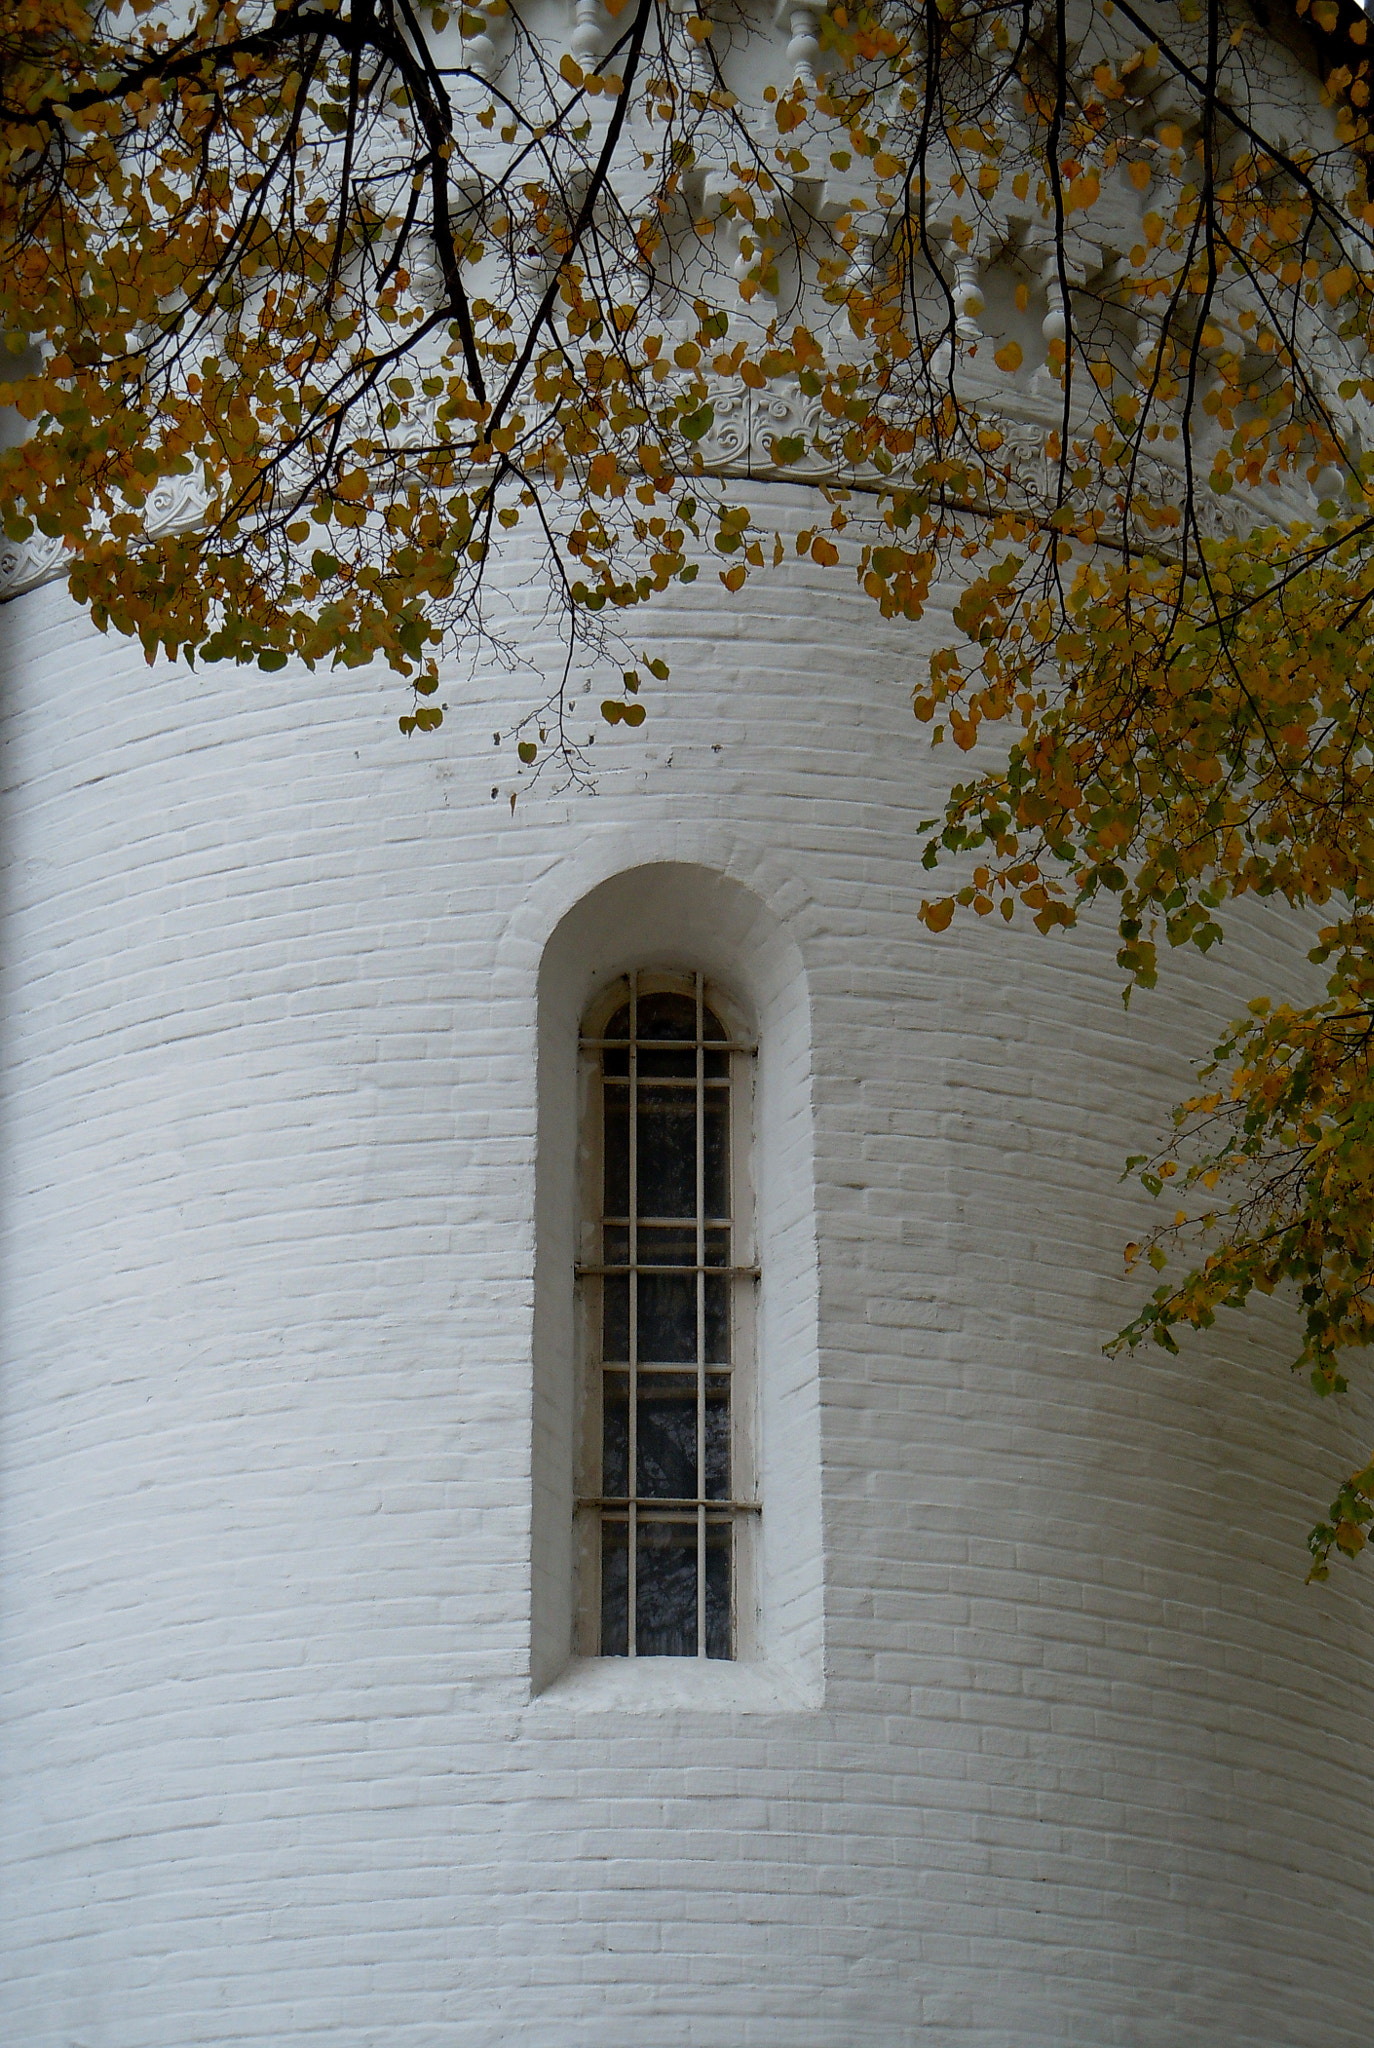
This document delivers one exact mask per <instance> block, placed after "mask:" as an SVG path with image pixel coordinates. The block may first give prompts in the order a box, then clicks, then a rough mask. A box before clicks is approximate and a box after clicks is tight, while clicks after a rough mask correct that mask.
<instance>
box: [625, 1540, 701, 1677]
mask: <svg viewBox="0 0 1374 2048" xmlns="http://www.w3.org/2000/svg"><path fill="white" fill-rule="evenodd" d="M636 1573H637V1583H636V1588H635V1590H636V1596H637V1597H636V1600H635V1649H636V1651H637V1653H638V1654H639V1655H640V1656H641V1657H695V1655H696V1653H697V1525H696V1522H695V1520H693V1521H690V1522H649V1521H645V1519H644V1518H643V1516H641V1517H640V1521H639V1556H638V1561H637V1564H636Z"/></svg>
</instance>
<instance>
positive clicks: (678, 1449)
mask: <svg viewBox="0 0 1374 2048" xmlns="http://www.w3.org/2000/svg"><path fill="white" fill-rule="evenodd" d="M621 986H622V988H623V989H628V988H629V987H630V986H631V984H630V983H629V982H628V981H627V982H624V983H622V984H621ZM632 1017H633V1020H634V1025H635V1040H634V1044H633V1046H632V1045H631V1038H630V1031H631V1020H632ZM698 1029H700V1033H701V1040H702V1045H701V1048H700V1067H701V1074H700V1077H699V1076H698V1057H699V1048H698V1042H697V1033H698ZM601 1036H602V1037H603V1038H604V1039H606V1040H615V1041H617V1043H615V1044H608V1045H605V1046H604V1047H603V1050H602V1062H601V1074H602V1112H603V1123H602V1156H603V1161H604V1166H603V1172H602V1176H601V1181H602V1185H601V1188H600V1191H599V1192H600V1196H601V1214H600V1223H601V1230H600V1262H601V1264H602V1265H603V1266H605V1267H616V1266H624V1267H626V1268H629V1267H630V1260H631V1241H632V1239H633V1243H634V1265H633V1269H632V1270H627V1271H626V1272H624V1273H621V1274H617V1273H607V1274H605V1275H604V1276H603V1278H602V1281H601V1289H602V1305H601V1312H600V1315H601V1340H602V1341H601V1360H602V1362H603V1365H602V1367H601V1368H598V1372H599V1380H600V1384H599V1387H597V1388H596V1389H595V1390H594V1395H595V1396H596V1397H599V1399H600V1404H601V1406H600V1417H601V1420H600V1437H601V1443H600V1450H601V1473H600V1485H599V1488H598V1491H599V1493H600V1495H601V1497H602V1498H603V1499H607V1500H623V1499H626V1498H627V1497H632V1498H633V1499H634V1500H636V1501H638V1502H640V1503H642V1505H641V1507H640V1508H639V1510H638V1512H637V1513H631V1514H629V1515H626V1514H625V1512H624V1510H617V1509H609V1510H605V1509H603V1510H602V1511H601V1513H600V1525H601V1526H600V1543H601V1558H602V1569H601V1617H600V1620H601V1648H602V1654H603V1655H605V1656H620V1657H624V1656H627V1655H628V1654H629V1651H630V1648H631V1645H632V1644H633V1646H634V1649H635V1651H636V1654H638V1655H640V1656H646V1657H655V1656H657V1657H694V1656H696V1655H697V1654H698V1647H699V1641H700V1642H701V1643H702V1644H704V1647H705V1651H706V1654H707V1655H708V1656H711V1657H718V1658H729V1657H731V1656H732V1655H733V1654H734V1642H733V1628H734V1622H733V1611H732V1602H733V1559H734V1552H733V1544H734V1527H733V1520H732V1517H731V1514H730V1512H729V1510H728V1508H726V1507H725V1505H724V1504H725V1503H727V1502H728V1501H730V1499H731V1498H732V1496H733V1493H734V1491H735V1476H734V1474H733V1473H732V1470H731V1459H732V1436H731V1398H732V1395H731V1378H730V1375H729V1373H728V1371H722V1370H720V1368H721V1367H728V1366H729V1365H730V1364H731V1339H732V1310H733V1291H732V1290H733V1282H732V1281H731V1279H730V1277H729V1276H728V1274H727V1273H726V1272H724V1271H722V1270H721V1269H722V1268H725V1267H728V1266H729V1265H730V1262H731V1258H732V1255H733V1245H732V1223H731V1213H732V1173H733V1171H734V1168H733V1163H732V1160H731V1157H730V1150H731V1147H730V1133H731V1119H730V1080H731V1069H730V1055H729V1054H728V1053H725V1052H723V1051H721V1050H718V1049H716V1048H718V1047H719V1046H720V1045H721V1044H722V1043H723V1042H724V1041H725V1039H726V1036H727V1034H726V1031H725V1029H724V1027H723V1025H722V1024H721V1022H720V1020H719V1018H718V1017H716V1016H715V1015H713V1013H712V1012H711V1011H710V1010H708V1009H706V1008H705V1006H704V1005H702V1006H701V1007H700V1009H699V1008H698V1003H697V999H696V997H695V996H694V995H693V994H691V993H688V992H687V990H686V989H685V988H679V989H677V990H658V991H655V992H653V993H648V994H644V993H641V994H640V995H639V996H638V997H637V1000H636V1001H635V1002H634V1003H633V1004H632V1003H631V1002H628V1001H627V1002H623V1003H620V1004H619V1006H618V1008H617V1009H616V1012H615V1015H614V1016H613V1017H612V1019H611V1021H610V1023H609V1024H608V1025H606V1026H605V1027H604V1029H603V1031H602V1033H601ZM708 1045H709V1047H710V1048H711V1049H709V1050H708V1049H707V1047H708ZM632 1069H633V1071H634V1072H635V1074H636V1075H637V1080H636V1082H635V1084H634V1085H635V1090H636V1093H635V1098H634V1115H633V1118H632V1117H631V1096H630V1085H631V1083H630V1076H631V1071H632ZM699 1079H700V1083H701V1085H699ZM632 1122H633V1125H634V1138H633V1143H632V1140H631V1124H632ZM698 1129H700V1133H701V1140H702V1143H701V1154H700V1158H699V1157H698V1144H697V1138H698ZM698 1170H700V1174H701V1190H700V1194H701V1200H700V1202H698V1185H697V1175H698ZM632 1179H633V1181H634V1183H635V1187H634V1203H633V1208H634V1214H633V1217H632V1215H631V1181H632ZM655 1219H657V1220H655ZM711 1219H714V1220H711ZM698 1259H702V1260H704V1262H705V1265H706V1267H707V1268H708V1271H707V1272H706V1274H705V1275H704V1276H702V1277H701V1278H700V1279H699V1278H698V1275H697V1272H696V1267H697V1261H698ZM673 1269H677V1270H673ZM710 1269H714V1270H710ZM699 1308H704V1325H702V1324H701V1323H700V1318H699ZM632 1326H633V1329H634V1343H633V1346H632V1344H631V1328H632ZM632 1349H633V1353H634V1359H635V1361H636V1363H637V1366H638V1377H637V1379H635V1381H634V1386H635V1392H634V1400H633V1409H632V1404H631V1391H630V1390H631V1380H632V1375H631V1372H630V1370H629V1366H630V1361H631V1350H632ZM699 1360H702V1361H704V1362H705V1363H706V1364H707V1365H708V1366H710V1367H711V1368H713V1369H712V1370H710V1371H709V1372H708V1373H707V1375H706V1379H705V1386H704V1388H703V1387H702V1385H701V1382H700V1381H699V1379H698V1376H697V1371H696V1370H695V1368H697V1366H698V1361H699ZM685 1368H690V1369H685ZM703 1395H704V1400H703V1398H702V1397H703ZM632 1439H633V1444H634V1454H633V1457H632V1456H631V1440H632ZM698 1498H704V1499H706V1500H710V1501H714V1502H719V1503H721V1506H720V1507H718V1508H716V1509H715V1510H714V1511H713V1513H712V1516H711V1519H710V1521H709V1522H708V1523H706V1524H705V1525H704V1528H703V1527H702V1526H701V1525H700V1524H699V1523H698V1521H697V1519H696V1517H695V1516H694V1515H693V1514H691V1512H690V1511H687V1512H685V1513H684V1512H682V1511H677V1512H674V1511H673V1510H665V1509H662V1508H660V1509H659V1510H658V1511H657V1512H655V1511H654V1509H653V1503H654V1502H664V1503H666V1502H668V1501H673V1500H696V1499H698ZM702 1535H704V1538H705V1553H704V1554H705V1581H704V1583H699V1569H700V1563H701V1556H702V1553H701V1552H700V1551H699V1548H698V1544H699V1540H700V1538H701V1536H702ZM632 1581H633V1584H634V1588H635V1591H634V1597H633V1602H632V1601H631V1596H630V1586H631V1582H632ZM631 1609H633V1611H631ZM699 1626H700V1629H701V1636H700V1638H699V1635H698V1628H699Z"/></svg>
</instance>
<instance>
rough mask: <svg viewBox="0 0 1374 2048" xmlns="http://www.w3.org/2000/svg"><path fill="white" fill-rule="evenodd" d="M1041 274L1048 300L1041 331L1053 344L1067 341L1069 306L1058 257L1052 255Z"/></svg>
mask: <svg viewBox="0 0 1374 2048" xmlns="http://www.w3.org/2000/svg"><path fill="white" fill-rule="evenodd" d="M1040 275H1041V279H1042V281H1043V283H1044V286H1045V297H1046V299H1047V301H1048V310H1047V311H1046V314H1045V317H1044V319H1043V320H1042V321H1041V322H1040V332H1041V333H1042V334H1043V335H1044V337H1045V339H1046V341H1047V342H1049V343H1050V344H1051V345H1053V344H1054V343H1055V342H1056V341H1058V342H1065V343H1066V342H1067V341H1068V338H1069V308H1068V301H1067V300H1066V299H1065V297H1064V287H1063V285H1062V284H1061V282H1060V278H1059V261H1058V258H1057V257H1055V256H1051V257H1050V259H1049V261H1048V262H1047V263H1046V265H1045V267H1044V269H1043V270H1042V271H1041V273H1040Z"/></svg>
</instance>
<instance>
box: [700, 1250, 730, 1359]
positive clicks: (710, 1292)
mask: <svg viewBox="0 0 1374 2048" xmlns="http://www.w3.org/2000/svg"><path fill="white" fill-rule="evenodd" d="M706 1363H707V1364H708V1365H728V1364H729V1363H730V1282H729V1281H728V1280H727V1279H726V1278H725V1275H724V1274H722V1275H721V1277H720V1278H719V1279H718V1280H717V1279H716V1277H715V1275H714V1274H710V1273H708V1274H707V1276H706Z"/></svg>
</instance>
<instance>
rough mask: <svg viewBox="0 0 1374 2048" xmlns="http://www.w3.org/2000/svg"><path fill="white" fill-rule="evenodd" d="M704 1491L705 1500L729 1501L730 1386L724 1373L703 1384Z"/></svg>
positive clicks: (708, 1378)
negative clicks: (704, 1422)
mask: <svg viewBox="0 0 1374 2048" xmlns="http://www.w3.org/2000/svg"><path fill="white" fill-rule="evenodd" d="M705 1448H706V1488H705V1496H704V1497H705V1498H706V1499H707V1500H729V1498H730V1382H729V1380H728V1379H727V1378H726V1376H725V1374H724V1373H711V1374H709V1375H708V1377H707V1381H706V1446H705Z"/></svg>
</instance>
